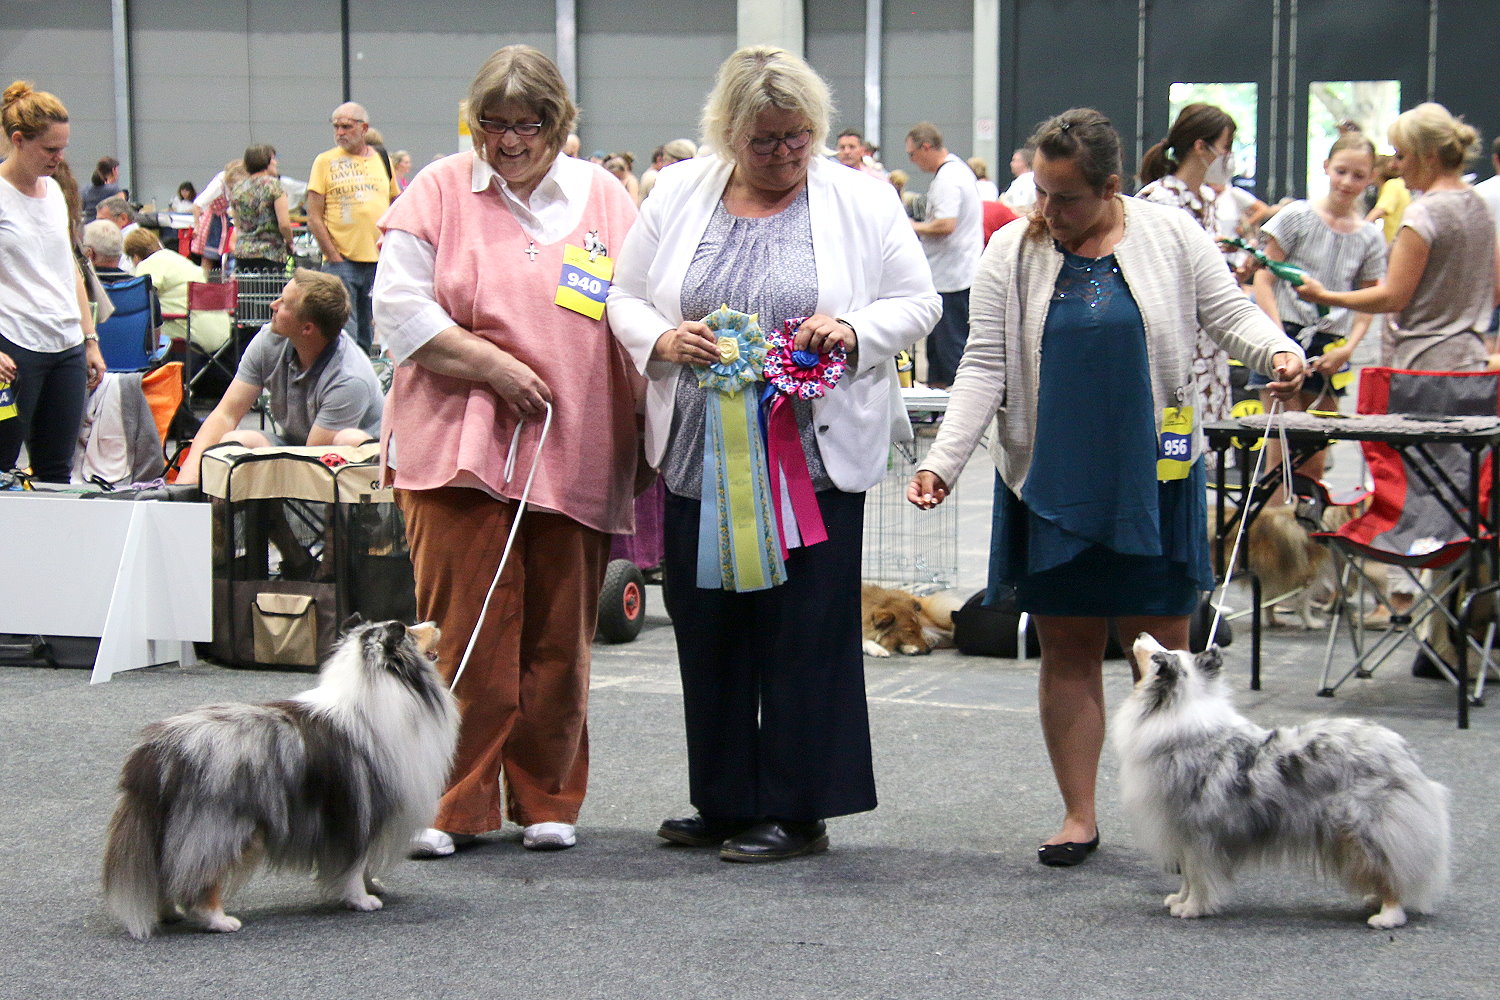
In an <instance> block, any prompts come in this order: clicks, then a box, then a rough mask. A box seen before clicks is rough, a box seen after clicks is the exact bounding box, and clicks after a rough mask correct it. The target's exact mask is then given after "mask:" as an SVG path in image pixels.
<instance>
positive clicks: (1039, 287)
mask: <svg viewBox="0 0 1500 1000" xmlns="http://www.w3.org/2000/svg"><path fill="white" fill-rule="evenodd" d="M1032 145H1033V146H1034V148H1035V149H1036V156H1035V159H1034V161H1033V168H1034V171H1035V179H1036V185H1037V202H1036V208H1035V209H1034V210H1033V212H1032V215H1031V217H1030V218H1029V219H1021V220H1017V221H1015V222H1013V223H1011V224H1010V225H1008V226H1006V227H1005V228H1004V229H1002V230H1001V231H1000V232H999V233H997V234H996V235H995V236H994V238H993V239H992V240H991V242H990V244H989V247H988V248H987V249H986V251H985V255H984V258H983V259H982V261H981V263H980V267H979V273H978V274H977V275H976V276H975V280H974V285H973V291H972V292H971V295H972V299H973V303H972V308H971V313H972V316H971V330H970V336H969V344H968V347H967V348H966V349H965V352H964V358H963V362H962V364H961V365H960V367H959V370H958V376H957V378H956V379H955V381H954V385H953V389H952V399H951V400H950V402H949V406H948V412H947V415H946V417H945V419H944V421H943V426H942V430H941V431H940V432H939V434H938V437H937V440H936V441H935V442H934V444H933V447H932V450H931V452H929V454H928V455H927V457H926V458H925V459H924V461H923V462H922V464H921V466H920V467H919V468H918V471H917V474H916V475H915V476H914V477H913V479H912V482H911V484H910V486H909V487H908V490H907V498H908V499H909V500H911V502H912V503H914V504H916V505H917V506H919V507H923V508H930V507H933V506H935V505H936V504H939V503H941V502H942V501H943V499H944V498H945V497H946V496H947V494H948V492H949V490H950V488H951V484H953V483H954V482H956V481H957V479H958V474H959V472H960V471H961V470H962V469H963V466H964V464H965V463H966V462H967V461H968V458H969V455H970V454H971V453H972V452H973V450H974V447H975V446H976V445H977V444H978V441H979V437H980V435H981V434H982V433H983V432H984V430H985V428H986V427H987V426H988V425H989V424H990V422H991V421H992V420H993V421H994V422H995V430H996V434H995V444H994V447H993V453H994V458H995V464H996V467H997V469H998V472H999V475H998V477H997V482H996V491H995V492H996V497H995V514H994V522H995V523H994V531H993V535H992V537H991V543H990V548H991V560H990V581H991V591H992V595H993V592H994V590H995V589H996V588H997V587H999V586H1001V585H1008V586H1013V587H1015V589H1016V599H1017V603H1018V606H1019V607H1020V609H1021V610H1023V611H1027V612H1030V613H1031V614H1032V615H1033V616H1034V618H1035V621H1036V623H1037V632H1038V636H1039V638H1040V640H1041V648H1042V665H1041V678H1040V706H1041V721H1042V733H1043V736H1044V739H1045V742H1046V744H1047V751H1048V754H1049V756H1050V758H1051V761H1052V769H1053V773H1054V775H1055V776H1056V778H1057V783H1058V788H1059V790H1060V791H1061V792H1062V798H1063V806H1064V810H1065V814H1064V818H1063V822H1062V825H1061V827H1060V828H1059V829H1058V831H1057V832H1056V833H1055V834H1053V836H1051V837H1050V838H1048V839H1047V840H1046V841H1045V842H1043V844H1042V846H1041V847H1040V848H1039V850H1038V860H1039V861H1041V862H1042V863H1043V864H1046V865H1052V866H1058V867H1065V866H1071V865H1076V864H1078V863H1079V862H1081V861H1083V860H1085V859H1086V858H1087V857H1088V856H1089V855H1090V854H1091V853H1092V852H1093V851H1094V850H1095V849H1096V848H1097V847H1098V845H1099V830H1098V825H1097V822H1096V818H1095V810H1094V788H1095V782H1096V777H1097V773H1098V766H1099V754H1100V750H1101V748H1102V746H1103V742H1104V718H1105V711H1104V690H1103V654H1104V645H1105V639H1106V636H1107V633H1108V627H1109V622H1110V620H1111V619H1114V620H1115V621H1116V623H1117V628H1118V631H1119V633H1120V634H1121V635H1125V636H1131V635H1135V634H1136V633H1138V632H1149V633H1151V634H1152V635H1154V636H1156V638H1157V639H1158V640H1159V641H1161V642H1162V643H1163V644H1164V645H1166V646H1167V647H1169V648H1174V649H1182V648H1186V646H1187V643H1188V616H1189V614H1190V613H1191V612H1192V610H1193V608H1194V607H1195V605H1196V604H1197V601H1198V598H1199V595H1200V593H1201V592H1202V591H1205V590H1210V589H1212V587H1213V576H1212V571H1211V570H1210V568H1209V560H1208V542H1207V505H1206V501H1205V496H1204V490H1205V484H1204V473H1203V462H1202V453H1203V434H1202V430H1201V428H1200V426H1199V421H1198V420H1197V419H1196V417H1195V414H1197V413H1201V402H1200V400H1199V398H1198V394H1197V392H1198V391H1197V388H1196V384H1195V380H1194V378H1193V353H1194V341H1195V338H1196V336H1197V331H1198V329H1199V327H1200V326H1201V327H1202V329H1203V330H1205V331H1206V332H1207V333H1208V334H1209V335H1210V336H1211V337H1212V338H1213V339H1214V340H1215V341H1216V342H1217V343H1218V344H1219V345H1220V346H1222V347H1224V348H1226V349H1227V350H1228V351H1229V353H1230V354H1231V355H1232V356H1234V357H1238V358H1241V359H1242V360H1243V361H1244V362H1245V363H1246V364H1247V365H1250V366H1251V367H1252V368H1255V369H1257V370H1259V371H1262V372H1265V373H1267V374H1270V375H1272V376H1273V377H1274V381H1273V382H1272V383H1271V385H1270V386H1269V388H1270V390H1271V391H1272V392H1275V393H1277V394H1281V395H1284V394H1287V393H1291V392H1294V391H1296V389H1297V387H1298V386H1299V385H1300V383H1301V381H1302V369H1303V361H1304V356H1303V352H1302V350H1301V348H1299V347H1298V346H1297V345H1296V343H1294V342H1293V341H1291V340H1290V339H1289V338H1287V337H1286V336H1285V334H1283V333H1282V331H1281V330H1280V329H1278V328H1277V327H1276V325H1275V324H1274V323H1271V322H1270V321H1269V320H1268V319H1267V318H1266V316H1265V314H1264V313H1262V312H1260V310H1258V309H1257V308H1256V307H1255V306H1254V305H1253V304H1252V303H1251V302H1250V301H1249V300H1248V299H1246V298H1245V297H1244V296H1243V295H1242V294H1241V293H1240V292H1239V289H1238V288H1237V287H1236V286H1235V283H1234V279H1233V277H1232V276H1231V275H1230V273H1229V269H1228V268H1226V267H1225V266H1224V261H1223V256H1222V254H1220V252H1219V250H1218V248H1217V247H1215V246H1214V243H1213V241H1212V239H1211V238H1210V237H1209V236H1208V235H1207V234H1206V233H1204V232H1203V230H1202V229H1201V228H1199V227H1198V226H1197V225H1196V224H1195V223H1194V222H1193V220H1192V218H1191V217H1190V216H1188V215H1187V214H1186V213H1184V212H1181V211H1179V210H1177V209H1174V208H1167V207H1163V206H1160V205H1155V204H1151V203H1148V202H1144V201H1141V200H1140V199H1135V198H1124V197H1121V196H1120V144H1119V136H1118V134H1117V133H1116V132H1115V130H1114V128H1113V127H1112V126H1111V125H1110V123H1109V122H1108V120H1106V119H1105V118H1104V117H1103V116H1102V115H1100V114H1099V113H1098V112H1097V111H1094V110H1092V109H1088V108H1075V109H1074V110H1072V111H1068V112H1065V113H1064V114H1062V115H1059V116H1058V117H1056V118H1054V119H1052V120H1051V121H1049V122H1047V123H1046V124H1045V125H1043V126H1042V128H1041V130H1040V131H1038V132H1037V134H1036V135H1035V136H1034V137H1033V139H1032Z"/></svg>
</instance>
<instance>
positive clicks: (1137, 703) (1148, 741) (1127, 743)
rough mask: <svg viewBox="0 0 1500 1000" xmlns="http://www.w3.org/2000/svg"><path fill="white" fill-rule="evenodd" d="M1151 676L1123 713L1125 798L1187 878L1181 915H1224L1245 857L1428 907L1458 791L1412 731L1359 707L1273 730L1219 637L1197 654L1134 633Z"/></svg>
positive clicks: (1397, 911) (1143, 831)
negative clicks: (1254, 711)
mask: <svg viewBox="0 0 1500 1000" xmlns="http://www.w3.org/2000/svg"><path fill="white" fill-rule="evenodd" d="M1133 654H1134V656H1135V662H1136V665H1137V667H1138V668H1139V671H1140V680H1139V681H1138V682H1137V683H1136V685H1135V690H1134V691H1133V692H1131V695H1130V697H1129V698H1127V699H1126V700H1125V702H1124V703H1123V704H1122V705H1121V706H1120V708H1119V709H1118V710H1117V711H1116V713H1115V716H1114V723H1113V727H1112V729H1113V733H1112V736H1113V741H1114V747H1115V750H1116V751H1117V752H1118V754H1119V757H1120V796H1121V801H1122V804H1123V806H1124V808H1125V813H1126V816H1127V818H1129V819H1130V821H1131V823H1132V824H1133V826H1134V827H1135V828H1136V833H1137V835H1138V837H1139V838H1140V841H1141V843H1142V844H1144V845H1146V846H1147V847H1149V848H1150V850H1151V851H1153V852H1154V853H1155V854H1156V856H1157V857H1158V859H1159V860H1160V861H1161V862H1162V863H1163V864H1164V865H1166V866H1167V868H1168V870H1176V871H1180V872H1181V873H1182V889H1181V891H1180V892H1174V893H1173V894H1172V895H1170V896H1168V897H1167V898H1166V905H1167V907H1168V909H1169V910H1170V911H1171V913H1172V915H1173V916H1174V917H1202V916H1207V915H1209V914H1211V913H1216V912H1218V911H1219V909H1220V908H1221V907H1222V906H1223V905H1224V903H1225V901H1226V900H1227V899H1228V896H1229V890H1230V884H1231V882H1232V881H1233V879H1234V874H1235V871H1236V870H1237V869H1239V868H1240V867H1242V866H1243V865H1246V864H1250V863H1255V862H1272V861H1291V862H1300V863H1303V864H1309V865H1311V866H1312V867H1313V868H1315V869H1316V870H1318V871H1320V872H1322V873H1324V874H1328V875H1332V876H1336V877H1337V878H1339V879H1340V880H1341V881H1342V882H1343V883H1344V884H1345V885H1346V886H1348V887H1349V888H1350V889H1351V890H1353V891H1355V892H1357V893H1360V894H1363V895H1365V896H1366V901H1367V902H1369V903H1370V904H1371V905H1378V906H1379V907H1380V910H1379V912H1378V913H1376V914H1375V915H1374V916H1372V917H1370V918H1369V924H1370V926H1371V927H1399V926H1400V925H1402V924H1404V923H1406V912H1405V907H1411V908H1413V909H1416V910H1421V911H1424V912H1425V911H1427V910H1428V909H1429V908H1430V907H1431V905H1432V903H1433V901H1434V900H1436V898H1437V897H1438V896H1439V895H1440V894H1441V892H1442V890H1443V888H1444V886H1445V884H1446V883H1447V880H1448V790H1447V789H1446V788H1444V787H1443V786H1442V785H1439V784H1438V783H1437V782H1435V781H1432V780H1430V779H1429V778H1428V777H1427V776H1426V775H1424V774H1423V773H1422V771H1421V769H1420V768H1419V767H1418V766H1417V760H1416V757H1415V756H1414V755H1413V754H1412V752H1411V750H1410V749H1409V748H1408V747H1407V745H1406V741H1405V740H1403V739H1402V738H1401V737H1400V736H1398V735H1397V734H1396V733H1394V732H1392V731H1391V730H1389V729H1386V728H1385V727H1384V726H1377V725H1375V724H1373V723H1370V722H1363V721H1361V720H1358V719H1320V720H1317V721H1314V722H1310V723H1308V724H1306V725H1303V726H1290V727H1287V728H1284V729H1273V730H1269V731H1267V730H1265V729H1262V728H1260V727H1259V726H1257V725H1255V724H1254V723H1252V722H1250V721H1248V720H1247V719H1245V718H1243V717H1242V716H1241V715H1239V713H1237V712H1236V711H1235V710H1234V707H1233V706H1232V705H1231V704H1230V701H1229V690H1228V687H1227V685H1226V684H1225V682H1224V680H1223V678H1222V677H1221V676H1220V672H1219V670H1220V658H1219V650H1218V649H1217V647H1210V648H1209V649H1208V651H1207V652H1204V653H1199V654H1198V655H1196V656H1194V655H1193V654H1192V653H1188V652H1184V651H1175V650H1166V649H1163V648H1162V646H1161V644H1160V643H1158V642H1157V641H1156V640H1155V639H1153V638H1151V636H1149V635H1145V634H1144V633H1143V634H1142V635H1141V636H1140V637H1139V638H1138V639H1136V641H1135V646H1134V649H1133Z"/></svg>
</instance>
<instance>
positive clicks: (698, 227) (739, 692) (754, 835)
mask: <svg viewBox="0 0 1500 1000" xmlns="http://www.w3.org/2000/svg"><path fill="white" fill-rule="evenodd" d="M829 113H830V101H829V97H828V88H827V85H826V84H825V83H824V82H823V81H822V80H821V79H820V78H819V77H818V76H817V74H816V73H814V72H813V71H812V70H811V69H810V68H808V66H807V65H806V64H805V63H804V62H803V61H802V60H801V59H799V58H797V57H796V56H794V55H792V54H790V53H788V52H785V51H783V50H781V49H776V48H771V47H767V46H752V47H748V48H745V49H741V50H740V51H738V52H736V53H735V54H734V55H732V56H730V57H729V59H728V60H727V61H726V62H725V63H724V65H723V66H722V67H721V68H720V70H719V76H718V81H717V84H716V86H715V89H714V91H713V93H712V94H711V95H710V96H709V100H708V103H707V105H706V107H705V109H704V120H703V132H704V139H705V141H706V142H707V143H708V144H709V145H710V146H711V147H712V149H714V150H716V151H717V152H716V153H714V154H711V155H708V156H704V157H699V158H697V159H693V160H687V161H682V162H680V163H676V164H673V165H672V166H670V167H667V168H665V169H663V170H662V171H661V173H660V175H659V176H658V178H657V182H656V186H655V187H654V188H653V190H652V192H651V197H650V198H649V199H647V200H646V202H644V204H643V205H642V211H641V216H640V219H639V220H638V221H637V223H636V225H635V227H634V228H633V229H632V230H631V232H630V235H629V237H628V238H627V239H626V241H625V245H624V247H623V248H622V249H621V251H620V254H619V258H618V261H617V266H616V269H615V275H614V285H613V287H612V288H611V289H610V292H609V299H608V308H609V321H610V326H611V328H612V329H613V331H614V333H615V336H616V337H617V338H618V339H619V341H620V343H621V344H622V345H623V346H624V348H625V350H626V351H627V352H628V353H629V354H630V357H631V358H632V360H633V361H634V362H635V365H636V367H637V368H638V369H639V370H640V371H641V372H642V373H643V374H644V375H645V376H646V378H647V380H648V387H647V395H646V457H647V459H648V461H649V462H650V463H651V465H652V466H653V467H655V468H658V469H660V470H661V471H662V474H663V476H664V478H665V480H666V485H667V493H668V496H667V509H666V558H665V562H664V567H663V569H664V573H665V577H666V585H665V589H666V601H667V610H668V612H669V613H670V614H671V616H672V625H673V628H674V630H675V632H676V635H677V646H678V657H679V661H680V664H681V670H682V678H683V697H684V710H685V714H686V722H687V741H688V771H689V796H690V799H691V801H692V803H693V805H694V807H695V808H696V809H697V813H696V814H695V815H693V816H689V817H685V818H680V819H669V820H667V821H666V822H664V823H663V824H662V826H661V829H660V830H659V831H658V833H659V835H660V836H661V837H663V838H664V839H666V840H669V841H672V842H674V843H679V844H684V845H688V846H694V847H715V848H718V849H719V850H720V856H721V857H723V858H724V859H725V860H730V861H768V860H778V859H781V858H787V857H794V856H797V855H802V854H811V853H815V852H818V851H821V850H823V849H825V848H826V847H827V844H828V839H827V835H826V832H825V827H824V823H823V821H824V820H825V819H827V818H829V817H831V816H840V815H846V814H849V813H854V812H862V811H865V810H868V809H872V808H874V806H875V783H874V775H873V767H872V764H871V759H870V737H869V724H868V719H867V713H866V707H865V698H864V669H863V658H862V651H861V647H860V613H859V588H860V547H861V534H862V529H863V514H864V491H865V490H867V489H869V488H870V487H871V486H873V485H875V483H877V482H878V481H879V480H880V479H881V478H882V476H883V475H884V473H885V466H886V460H887V453H888V449H889V447H890V443H891V440H892V439H893V438H900V439H906V438H909V437H910V435H911V428H910V425H909V424H908V423H907V420H906V415H905V411H904V409H903V407H902V404H901V397H900V389H899V386H898V383H897V379H896V370H895V365H894V362H893V360H892V359H893V357H894V355H895V354H896V353H897V352H898V351H900V350H901V349H903V348H904V347H907V346H909V345H911V344H912V343H914V342H916V341H917V340H918V339H920V338H921V337H922V336H924V335H925V334H926V333H927V332H928V331H929V330H930V329H931V328H932V325H933V323H934V322H936V320H937V317H938V313H939V309H940V306H939V299H938V295H937V293H936V292H935V291H934V289H933V286H932V278H931V275H930V274H929V272H928V269H927V263H926V259H925V258H924V256H923V254H922V250H921V247H920V245H919V244H918V242H917V240H916V238H915V236H914V235H913V234H912V230H911V224H910V222H908V221H907V219H906V214H905V211H904V210H903V209H902V207H901V203H900V200H899V199H898V198H897V197H896V195H895V192H894V189H892V188H891V187H890V186H889V185H887V184H883V183H881V182H880V181H877V180H875V179H873V178H870V177H866V176H865V175H863V174H862V173H860V172H859V171H856V170H850V169H848V168H847V167H844V166H841V165H840V164H837V163H833V162H831V161H829V160H827V159H826V158H825V155H826V150H825V149H824V140H825V138H826V137H827V135H828V127H829ZM721 305H727V306H728V307H729V308H730V309H732V310H735V311H737V312H740V313H753V314H755V315H756V316H757V318H758V321H759V325H760V327H761V328H762V329H764V330H766V331H767V332H770V331H772V330H779V329H782V328H783V325H784V324H786V327H787V329H789V330H790V331H793V332H794V337H795V339H794V346H795V347H796V348H798V349H800V350H805V351H810V352H815V353H818V354H820V355H823V356H825V357H826V356H827V355H828V353H829V352H830V351H833V350H834V349H835V348H838V347H842V348H844V349H845V350H846V351H847V352H848V360H847V368H846V370H845V371H844V373H843V375H842V377H841V378H840V379H839V381H838V382H837V384H836V385H834V386H833V387H832V388H829V389H827V391H826V392H825V394H824V395H822V396H821V397H819V398H814V399H811V400H801V401H798V402H797V403H796V404H795V416H796V433H797V440H798V441H799V442H800V445H801V454H802V455H803V457H804V458H805V459H806V464H807V472H808V475H809V477H810V481H811V490H812V491H814V492H815V496H816V501H817V504H816V507H817V513H816V515H814V516H808V515H809V512H808V510H807V508H806V507H805V506H803V507H801V508H796V506H795V504H794V503H793V502H791V501H790V500H789V499H788V496H787V492H786V490H780V491H779V494H780V495H777V493H778V490H777V489H776V488H773V489H772V491H771V492H770V493H768V494H767V498H768V499H767V501H766V504H765V505H763V506H762V508H761V516H762V522H761V525H760V527H761V529H762V533H768V534H767V537H770V538H779V540H780V542H781V548H782V551H783V553H784V558H783V562H784V578H783V577H782V576H780V575H777V574H776V573H775V572H774V571H772V572H769V573H768V575H767V577H766V579H765V581H764V585H761V584H759V583H752V584H749V585H743V584H740V583H737V582H735V581H733V580H730V579H729V577H728V575H727V573H728V570H727V569H726V577H725V582H718V581H714V580H709V579H707V578H706V577H705V564H706V563H707V564H716V560H715V559H714V558H713V553H711V552H702V551H700V545H699V539H700V518H701V517H702V516H703V514H704V511H705V508H708V509H709V510H712V509H713V506H712V503H710V504H704V503H702V500H703V498H704V497H705V496H706V495H707V496H708V497H709V499H710V501H712V500H713V495H714V489H715V488H714V485H713V482H714V479H713V476H714V473H713V471H712V470H710V471H709V472H708V473H707V475H706V474H705V460H704V424H705V413H706V412H710V411H713V407H714V406H716V405H717V403H716V400H715V399H710V398H709V397H708V392H711V391H712V390H707V391H705V389H703V388H701V387H700V386H699V374H700V372H703V371H704V369H705V368H706V366H708V365H709V364H711V363H714V362H718V361H720V360H721V353H720V349H719V344H718V340H719V339H720V338H721V337H722V333H721V332H720V331H716V330H711V329H710V328H709V326H707V325H705V324H704V323H703V322H702V319H704V318H708V316H709V314H711V313H713V312H714V311H715V310H716V309H718V307H719V306H721ZM788 321H790V322H788ZM716 334H718V336H716ZM731 353H732V350H731ZM764 389H765V385H764V384H763V383H759V382H757V383H755V384H754V385H752V386H751V387H750V389H749V390H748V391H753V392H756V393H759V392H761V391H763V390H764ZM714 412H716V411H714ZM757 464H761V465H763V464H764V459H763V458H761V459H759V460H757V459H756V458H755V453H754V452H753V451H752V457H751V458H750V459H749V461H747V462H741V463H740V465H739V467H736V468H735V469H733V470H730V472H729V473H728V474H729V475H734V474H745V475H748V474H749V473H751V472H756V471H757V470H756V469H754V468H748V467H751V466H755V465H757ZM705 491H707V492H705ZM771 507H774V508H776V510H775V511H774V514H775V515H776V516H775V523H770V520H771V519H770V517H769V516H768V515H767V511H768V509H769V508H771ZM816 521H821V529H822V531H826V536H827V538H826V541H816V542H813V543H811V544H803V542H804V541H808V540H810V539H812V538H816V537H817V536H818V535H819V534H821V533H822V532H820V530H819V527H820V526H819V525H817V524H815V523H813V522H816ZM703 532H704V533H703V535H702V537H703V539H704V540H705V542H706V545H705V546H704V548H705V549H706V548H709V547H712V546H713V545H714V544H715V535H716V534H717V533H716V532H715V531H714V527H713V525H711V524H710V525H708V526H707V527H704V529H703ZM772 547H773V548H774V547H775V546H772ZM700 555H702V556H704V558H703V559H701V560H700ZM727 558H728V557H727V556H726V557H725V559H726V560H727ZM770 561H772V562H774V561H775V560H774V559H771V560H770ZM708 568H709V569H712V570H713V571H714V572H717V569H716V568H715V566H709V567H708ZM749 587H757V588H758V589H748V588H749ZM736 588H740V589H736Z"/></svg>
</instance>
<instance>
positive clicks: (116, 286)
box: [98, 275, 169, 372]
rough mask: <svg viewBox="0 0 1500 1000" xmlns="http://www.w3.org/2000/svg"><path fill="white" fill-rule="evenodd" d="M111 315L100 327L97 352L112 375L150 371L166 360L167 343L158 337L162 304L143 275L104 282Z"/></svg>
mask: <svg viewBox="0 0 1500 1000" xmlns="http://www.w3.org/2000/svg"><path fill="white" fill-rule="evenodd" d="M104 290H105V291H106V292H108V293H109V300H110V301H111V302H113V303H114V306H115V311H114V315H112V316H110V318H109V319H107V320H105V321H104V322H103V323H100V324H99V327H98V334H99V350H100V352H101V353H102V354H103V355H104V363H105V365H106V366H108V368H109V370H110V371H112V372H137V371H145V370H146V369H148V368H153V367H155V366H156V365H157V364H159V363H160V362H161V360H162V359H163V358H164V357H166V354H167V348H168V346H169V341H167V340H166V339H165V338H163V337H162V335H161V305H160V304H159V303H158V302H157V299H156V289H155V288H153V287H152V286H151V279H150V278H149V277H147V276H145V275H141V276H140V277H137V278H124V279H121V280H119V281H110V282H105V284H104Z"/></svg>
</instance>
